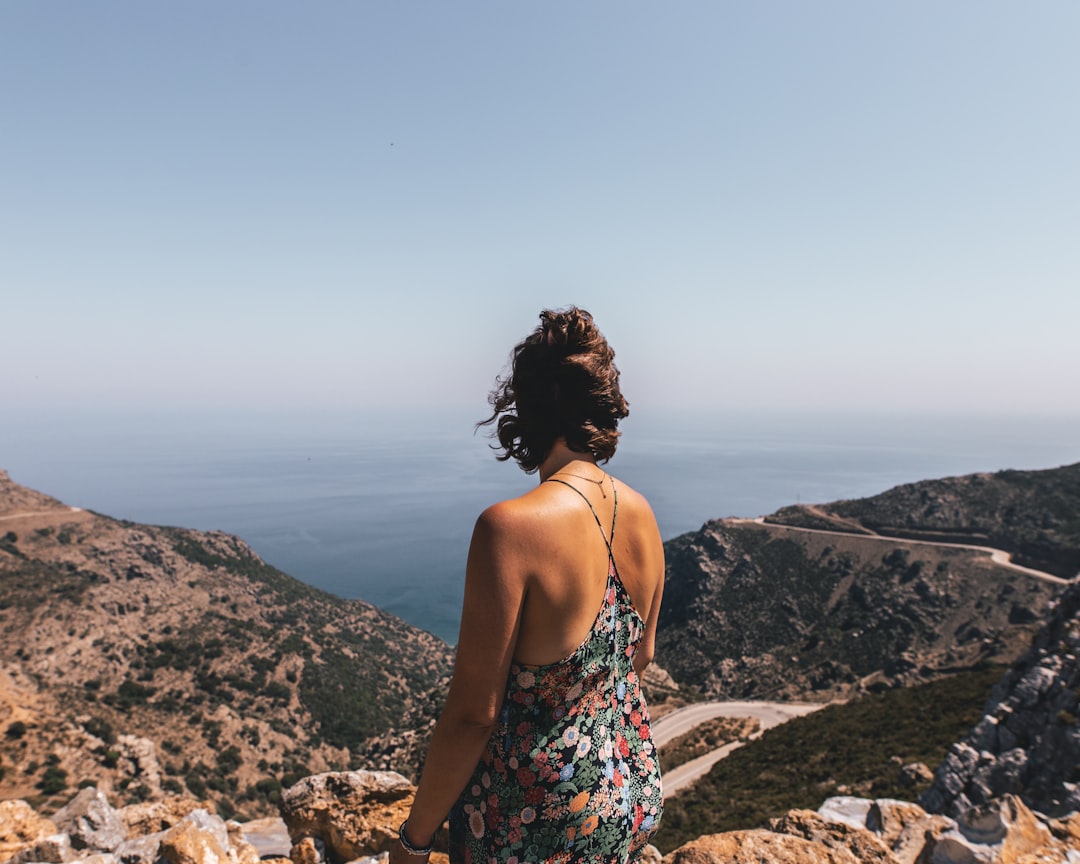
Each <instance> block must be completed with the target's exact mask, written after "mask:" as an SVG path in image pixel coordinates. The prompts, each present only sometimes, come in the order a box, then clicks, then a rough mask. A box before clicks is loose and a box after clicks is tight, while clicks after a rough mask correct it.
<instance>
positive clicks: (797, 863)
mask: <svg viewBox="0 0 1080 864" xmlns="http://www.w3.org/2000/svg"><path fill="white" fill-rule="evenodd" d="M763 862H768V864H859V860H858V859H857V858H856V857H855V856H854V855H853V854H852V853H851V852H849V851H847V850H846V849H830V848H829V847H827V846H824V845H823V844H821V843H815V842H813V841H812V840H804V839H803V838H801V837H791V836H788V835H786V834H774V833H773V832H772V831H764V830H761V829H756V830H753V831H728V832H725V833H724V834H711V835H709V836H707V837H699V838H698V839H697V840H692V841H690V842H689V843H686V844H684V845H682V846H680V847H679V848H678V849H676V850H675V851H674V852H671V853H669V854H668V855H666V856H665V857H664V860H663V864H763Z"/></svg>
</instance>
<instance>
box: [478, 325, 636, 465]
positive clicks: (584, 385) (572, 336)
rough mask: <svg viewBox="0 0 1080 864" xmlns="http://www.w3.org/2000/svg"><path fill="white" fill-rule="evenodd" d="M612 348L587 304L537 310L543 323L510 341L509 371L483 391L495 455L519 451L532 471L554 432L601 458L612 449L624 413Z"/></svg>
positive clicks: (516, 456) (626, 410)
mask: <svg viewBox="0 0 1080 864" xmlns="http://www.w3.org/2000/svg"><path fill="white" fill-rule="evenodd" d="M614 359H615V352H614V351H613V350H612V349H611V346H610V345H608V343H607V340H606V339H605V338H604V336H603V334H602V333H601V332H600V330H599V329H598V328H597V327H596V325H595V324H594V323H593V317H592V315H590V314H589V313H588V312H586V311H585V310H584V309H579V308H578V307H577V306H571V307H569V308H568V309H563V310H556V311H552V310H550V309H545V310H544V311H543V312H541V313H540V326H539V327H537V328H536V329H535V330H534V331H533V332H532V333H530V334H529V335H528V336H526V337H525V339H523V340H522V341H521V342H519V343H518V344H517V346H515V348H514V350H513V353H512V355H511V359H510V371H509V372H508V373H507V374H506V375H502V376H500V377H499V378H498V379H496V382H495V389H494V390H492V391H491V393H490V394H489V395H488V402H489V403H490V404H491V407H492V414H491V416H490V417H488V418H487V419H486V420H481V421H480V422H479V423H477V424H476V425H477V428H479V427H480V426H486V425H488V424H491V423H494V424H495V430H494V431H493V432H492V437H494V438H498V439H499V446H496V445H492V449H494V450H500V449H501V450H502V451H503V452H502V453H500V454H499V455H498V457H497V458H498V459H499V460H500V461H504V462H505V461H506V460H507V459H510V458H513V459H516V460H517V462H518V464H519V465H520V466H521V468H522V470H523V471H525V472H526V473H527V474H531V473H532V472H534V471H535V470H536V469H537V468H539V467H540V463H541V462H543V461H544V459H546V458H547V455H548V454H549V453H550V452H551V448H552V446H553V445H554V444H555V441H556V439H558V438H560V437H561V438H563V439H565V441H566V445H567V446H568V447H569V448H570V449H571V450H574V451H576V452H578V453H590V454H592V455H593V456H594V457H595V458H596V459H598V460H600V461H601V462H606V461H607V460H608V459H610V458H611V457H612V456H614V455H615V447H616V446H617V444H618V440H619V430H618V425H619V421H620V420H621V419H622V418H623V417H626V416H627V415H628V414H629V413H630V410H629V407H628V404H627V402H626V399H624V398H623V395H622V393H621V392H620V390H619V370H618V369H617V368H616V367H615V363H614Z"/></svg>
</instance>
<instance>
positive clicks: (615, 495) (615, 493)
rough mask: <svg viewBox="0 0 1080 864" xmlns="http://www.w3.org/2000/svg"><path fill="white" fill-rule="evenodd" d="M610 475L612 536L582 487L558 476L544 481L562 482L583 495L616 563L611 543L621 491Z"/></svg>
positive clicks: (612, 561) (610, 558)
mask: <svg viewBox="0 0 1080 864" xmlns="http://www.w3.org/2000/svg"><path fill="white" fill-rule="evenodd" d="M608 477H610V478H611V494H612V496H613V497H612V502H613V505H614V506H613V507H612V510H611V536H610V537H609V536H608V534H607V533H606V532H605V531H604V523H603V522H601V521H600V517H599V516H597V515H596V508H594V507H593V506H592V501H590V500H589V499H588V498H587V497H586V496H585V493H584V492H582V491H581V490H580V489H578V488H577V486H574V485H573V484H572V483H567V482H566V481H565V480H560V479H559V478H558V477H548V479H547V480H545V481H544V482H545V483H561V484H562V485H563V486H565V487H566V488H567V489H573V490H574V491H575V492H577V494H578V495H580V496H581V500H582V501H584V502H585V504H586V505H588V508H589V512H590V513H592V515H593V519H595V520H596V527H597V528H599V529H600V536H601V537H603V538H604V545H605V546H607V552H608V560H610V561H611V563H612V564H614V563H615V552H614V550H613V549H612V548H611V544H612V543H613V542H614V540H615V519H616V517H617V516H618V515H619V492H618V490H617V489H616V488H615V478H614V477H612V476H611V475H610V474H608Z"/></svg>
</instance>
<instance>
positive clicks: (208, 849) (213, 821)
mask: <svg viewBox="0 0 1080 864" xmlns="http://www.w3.org/2000/svg"><path fill="white" fill-rule="evenodd" d="M228 850H229V834H228V829H227V828H226V827H225V823H224V822H223V821H222V820H221V819H219V818H218V817H217V816H213V815H211V814H210V813H208V812H207V811H205V810H193V811H192V812H191V813H189V814H188V815H187V816H185V817H184V818H183V819H181V820H180V821H179V822H177V823H176V824H175V825H174V826H173V827H172V828H170V829H169V830H168V831H166V832H165V834H164V835H163V836H162V838H161V848H160V854H161V858H162V859H163V860H165V861H166V862H168V864H227V862H228V860H229V859H228Z"/></svg>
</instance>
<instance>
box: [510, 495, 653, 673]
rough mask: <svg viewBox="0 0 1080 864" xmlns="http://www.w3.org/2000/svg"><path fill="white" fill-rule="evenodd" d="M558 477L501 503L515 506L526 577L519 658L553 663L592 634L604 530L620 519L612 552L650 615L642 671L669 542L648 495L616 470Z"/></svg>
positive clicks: (638, 662) (602, 579) (521, 570)
mask: <svg viewBox="0 0 1080 864" xmlns="http://www.w3.org/2000/svg"><path fill="white" fill-rule="evenodd" d="M555 479H557V480H559V481H561V482H553V480H552V479H549V480H548V481H546V482H543V483H541V484H540V485H539V486H538V487H537V488H536V489H534V490H532V491H530V492H528V493H527V494H525V495H523V496H521V497H520V498H516V499H513V500H512V501H507V502H503V504H502V505H496V506H499V507H504V508H506V509H507V510H509V511H511V512H512V514H513V515H512V519H511V524H512V525H513V538H514V542H513V547H514V548H515V552H516V554H515V555H514V558H515V560H516V562H517V565H518V566H517V567H515V569H517V570H518V578H521V579H522V580H523V581H524V602H523V604H522V608H521V613H520V618H519V625H518V632H517V638H516V641H515V647H514V660H515V661H517V662H519V663H523V664H528V665H534V666H539V665H545V664H548V663H553V662H556V661H559V660H562V659H564V658H565V657H567V656H568V655H570V654H571V653H573V652H574V651H575V650H576V649H577V648H578V646H579V645H581V643H582V641H583V640H584V639H585V638H586V637H587V635H588V633H589V631H590V629H591V627H592V625H593V623H594V621H595V620H596V616H597V614H598V612H599V610H600V608H601V606H602V603H603V600H604V592H605V588H606V585H607V575H608V565H609V555H608V545H607V540H606V538H611V537H612V534H611V531H612V526H613V523H614V536H613V539H612V542H611V557H612V558H613V560H614V562H615V567H616V571H617V574H618V578H619V579H620V581H621V582H622V583H623V586H624V587H625V588H626V590H627V593H628V594H629V595H630V599H631V600H632V602H633V604H634V608H635V609H636V610H637V613H638V614H639V615H640V616H641V618H642V620H643V621H644V622H645V633H644V636H643V638H642V641H641V644H640V646H639V649H638V655H639V656H638V657H635V663H634V665H635V667H636V668H637V669H638V671H639V672H640V671H643V670H644V667H645V666H646V665H648V663H649V661H650V660H651V659H652V653H653V643H654V636H655V630H656V618H657V614H658V612H659V606H660V597H661V593H662V590H663V577H664V552H663V543H662V542H661V539H660V532H659V529H658V528H657V525H656V519H655V517H654V516H653V513H652V509H651V508H650V507H649V504H648V502H647V501H646V500H645V498H644V497H643V496H641V495H640V494H638V493H637V492H635V491H634V490H633V489H631V488H630V487H629V486H627V485H625V484H624V483H622V482H620V481H618V480H614V479H613V478H611V477H610V476H609V477H607V478H606V479H605V480H604V482H603V483H602V484H601V485H597V484H596V483H595V482H581V480H580V479H576V478H575V477H574V476H572V475H569V476H568V475H566V474H561V475H560V476H559V477H558V478H555ZM564 484H567V485H569V486H572V487H573V488H567V485H564ZM583 498H584V500H583ZM586 502H588V503H586ZM589 505H591V509H592V512H590V506H589ZM594 513H595V517H594V515H593V514H594Z"/></svg>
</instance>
